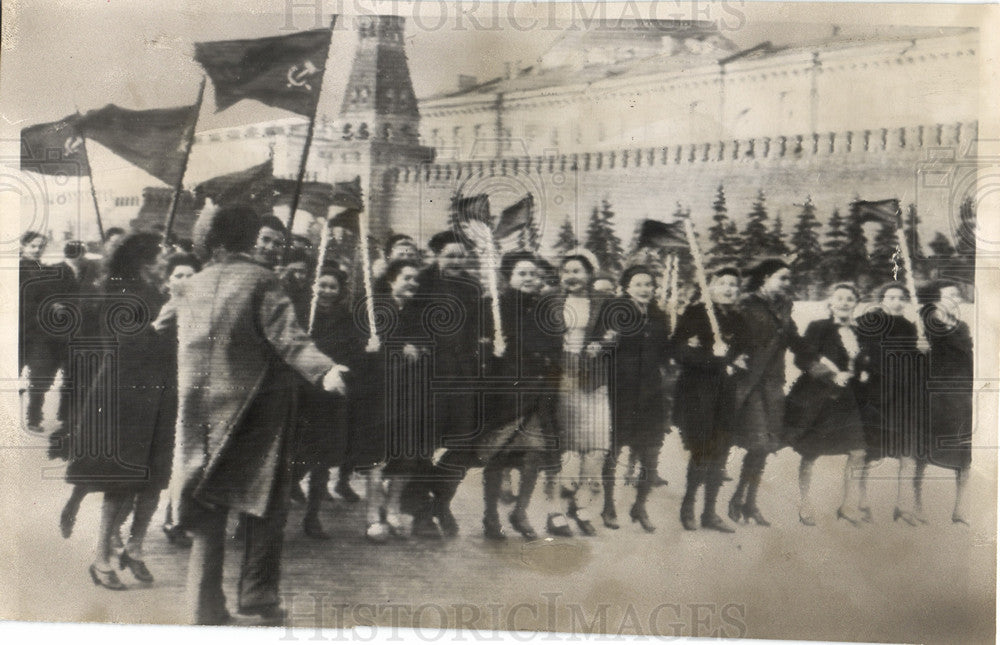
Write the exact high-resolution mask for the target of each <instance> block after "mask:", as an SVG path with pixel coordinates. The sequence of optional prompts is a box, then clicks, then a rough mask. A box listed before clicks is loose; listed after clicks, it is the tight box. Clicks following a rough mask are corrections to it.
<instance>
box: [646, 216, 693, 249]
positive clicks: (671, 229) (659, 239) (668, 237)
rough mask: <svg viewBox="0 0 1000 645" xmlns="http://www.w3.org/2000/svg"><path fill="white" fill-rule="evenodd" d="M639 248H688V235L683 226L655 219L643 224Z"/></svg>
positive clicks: (678, 223)
mask: <svg viewBox="0 0 1000 645" xmlns="http://www.w3.org/2000/svg"><path fill="white" fill-rule="evenodd" d="M637 247H638V248H644V247H652V248H660V249H667V248H683V249H686V248H688V239H687V235H686V234H685V232H684V228H683V224H681V223H680V222H673V223H671V224H667V223H665V222H660V221H657V220H653V219H647V220H644V221H643V222H642V227H641V228H640V230H639V241H638V243H637Z"/></svg>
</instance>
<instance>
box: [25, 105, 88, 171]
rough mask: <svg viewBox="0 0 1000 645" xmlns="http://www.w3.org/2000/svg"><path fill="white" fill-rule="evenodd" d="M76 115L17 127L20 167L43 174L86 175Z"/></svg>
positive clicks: (81, 139) (85, 161)
mask: <svg viewBox="0 0 1000 645" xmlns="http://www.w3.org/2000/svg"><path fill="white" fill-rule="evenodd" d="M79 120H80V115H79V114H73V115H70V116H68V117H66V118H64V119H61V120H59V121H55V122H54V123H39V124H38V125H32V126H29V127H27V128H24V129H23V130H21V170H30V171H32V172H37V173H41V174H43V175H69V176H74V175H75V176H82V175H87V174H90V165H89V163H88V162H87V151H86V148H85V147H84V143H83V137H82V136H81V135H80V131H79V130H78V128H77V123H78V122H79Z"/></svg>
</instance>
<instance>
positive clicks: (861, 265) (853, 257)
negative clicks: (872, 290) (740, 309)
mask: <svg viewBox="0 0 1000 645" xmlns="http://www.w3.org/2000/svg"><path fill="white" fill-rule="evenodd" d="M844 234H845V237H844V246H843V247H842V248H841V251H840V254H841V258H842V260H843V265H842V267H841V272H840V275H839V277H838V278H837V280H846V281H848V282H854V283H856V284H858V286H859V287H861V288H862V290H865V289H866V288H867V286H868V285H869V283H870V281H871V261H870V259H869V257H868V240H867V238H866V237H865V229H864V228H863V227H862V224H861V212H860V210H859V209H858V208H856V207H855V208H852V209H851V214H850V216H849V217H848V218H847V225H846V226H844ZM862 283H864V284H862Z"/></svg>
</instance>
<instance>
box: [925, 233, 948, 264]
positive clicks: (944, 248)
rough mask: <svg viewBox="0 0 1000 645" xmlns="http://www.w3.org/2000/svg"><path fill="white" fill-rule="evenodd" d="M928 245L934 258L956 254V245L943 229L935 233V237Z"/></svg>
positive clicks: (940, 258)
mask: <svg viewBox="0 0 1000 645" xmlns="http://www.w3.org/2000/svg"><path fill="white" fill-rule="evenodd" d="M927 246H929V247H930V249H931V258H932V259H935V260H942V259H946V258H951V257H954V256H955V246H954V245H953V244H952V243H951V240H949V239H948V237H947V236H946V235H945V234H944V233H942V232H941V231H937V232H936V233H934V237H933V239H931V241H930V242H929V243H928V244H927Z"/></svg>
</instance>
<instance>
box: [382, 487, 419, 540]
mask: <svg viewBox="0 0 1000 645" xmlns="http://www.w3.org/2000/svg"><path fill="white" fill-rule="evenodd" d="M388 479H389V486H388V491H387V493H386V502H385V521H386V523H387V524H388V525H389V528H390V529H391V530H392V532H393V533H394V534H395V535H396V536H397V537H402V538H406V537H409V536H410V531H411V530H412V528H413V516H412V515H406V514H404V513H403V512H402V510H401V508H402V498H403V491H404V490H405V489H406V484H407V482H408V481H409V476H407V475H403V474H399V475H393V476H391V477H389V478H388Z"/></svg>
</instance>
